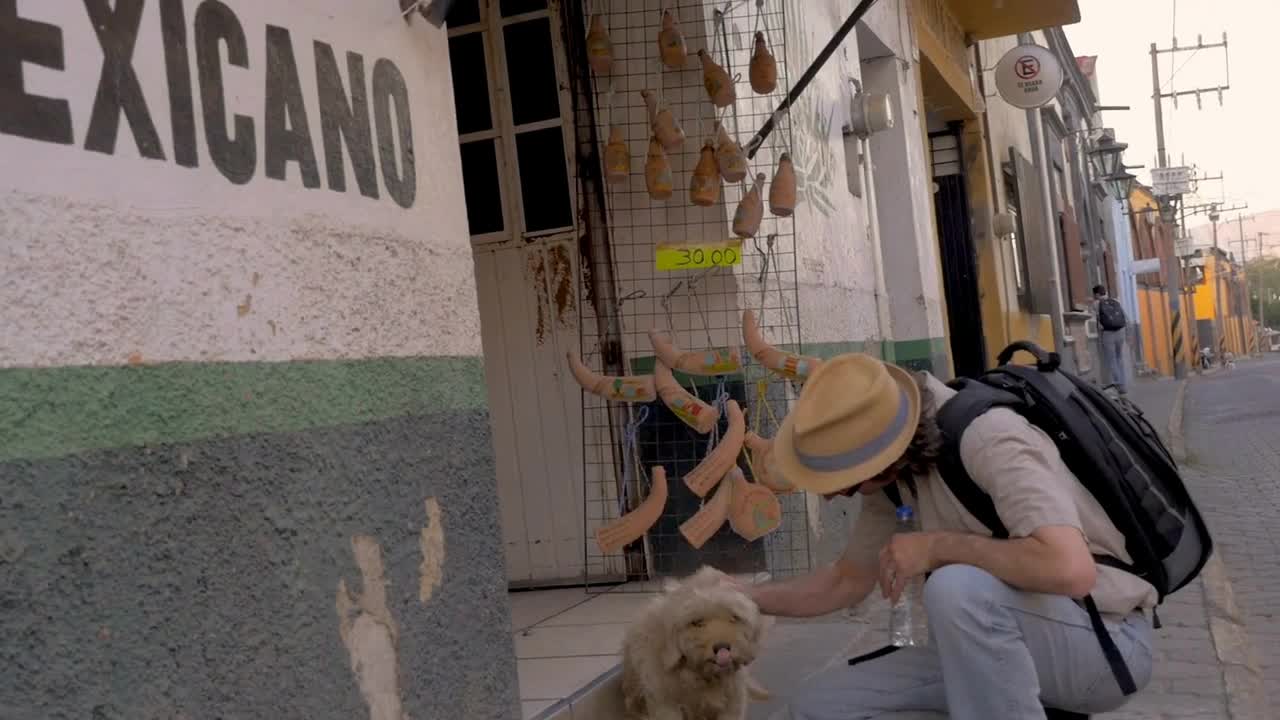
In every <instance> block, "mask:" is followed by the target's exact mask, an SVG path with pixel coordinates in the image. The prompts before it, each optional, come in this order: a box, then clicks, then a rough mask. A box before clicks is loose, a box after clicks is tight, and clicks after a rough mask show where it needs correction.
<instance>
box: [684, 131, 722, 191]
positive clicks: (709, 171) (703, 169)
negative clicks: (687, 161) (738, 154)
mask: <svg viewBox="0 0 1280 720" xmlns="http://www.w3.org/2000/svg"><path fill="white" fill-rule="evenodd" d="M719 197H720V171H719V169H718V168H717V167H716V151H715V148H714V147H713V146H712V145H711V143H710V142H708V143H707V144H706V145H703V146H702V153H701V154H700V156H699V157H698V165H697V166H696V167H695V168H694V169H693V177H692V178H690V179H689V202H691V203H693V204H694V205H698V206H700V207H711V206H712V205H715V204H716V199H717V198H719Z"/></svg>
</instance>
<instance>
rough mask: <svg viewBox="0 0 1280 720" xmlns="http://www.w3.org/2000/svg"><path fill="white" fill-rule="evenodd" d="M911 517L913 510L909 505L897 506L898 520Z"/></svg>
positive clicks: (913, 515)
mask: <svg viewBox="0 0 1280 720" xmlns="http://www.w3.org/2000/svg"><path fill="white" fill-rule="evenodd" d="M913 517H915V511H914V510H912V509H911V506H910V505H902V506H900V507H899V508H898V520H900V521H906V520H910V519H911V518H913Z"/></svg>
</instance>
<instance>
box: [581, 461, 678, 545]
mask: <svg viewBox="0 0 1280 720" xmlns="http://www.w3.org/2000/svg"><path fill="white" fill-rule="evenodd" d="M651 474H652V476H653V479H652V481H651V484H650V485H649V496H648V497H646V498H645V499H644V501H643V502H641V503H640V504H639V505H638V506H637V507H636V509H635V510H632V511H631V512H629V513H627V514H626V515H623V516H622V517H620V518H618V519H617V520H614V521H613V522H611V523H609V524H608V525H605V526H603V527H601V528H599V529H598V530H596V543H598V544H599V545H600V551H601V552H603V553H605V554H610V553H616V552H618V551H619V550H621V549H622V548H624V547H626V546H628V545H630V544H631V543H633V542H635V541H636V540H639V539H640V538H641V537H643V536H644V534H645V533H646V532H648V531H649V528H651V527H653V526H654V524H655V523H657V522H658V518H660V517H662V510H663V508H665V507H666V506H667V471H666V470H665V469H664V468H663V467H662V466H661V465H658V466H655V467H654V468H653V471H652V473H651Z"/></svg>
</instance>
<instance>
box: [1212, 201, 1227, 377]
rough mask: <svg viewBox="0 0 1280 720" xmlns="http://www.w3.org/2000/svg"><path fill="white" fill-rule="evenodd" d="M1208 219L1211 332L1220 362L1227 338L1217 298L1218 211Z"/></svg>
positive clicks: (1219, 286) (1219, 276)
mask: <svg viewBox="0 0 1280 720" xmlns="http://www.w3.org/2000/svg"><path fill="white" fill-rule="evenodd" d="M1209 221H1210V222H1212V223H1213V334H1214V335H1215V336H1216V337H1215V338H1214V339H1215V340H1217V343H1216V344H1217V346H1218V353H1217V354H1218V362H1219V363H1221V362H1222V355H1223V353H1224V352H1226V349H1227V339H1226V338H1225V337H1223V335H1222V330H1223V324H1222V302H1221V298H1219V295H1221V294H1222V258H1221V257H1220V256H1219V255H1218V252H1219V250H1218V213H1216V212H1215V213H1212V214H1211V215H1209Z"/></svg>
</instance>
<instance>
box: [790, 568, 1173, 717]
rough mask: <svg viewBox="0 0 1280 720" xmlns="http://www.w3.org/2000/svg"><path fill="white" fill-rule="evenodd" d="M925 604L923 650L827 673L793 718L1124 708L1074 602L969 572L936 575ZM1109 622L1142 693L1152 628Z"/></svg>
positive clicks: (801, 695)
mask: <svg viewBox="0 0 1280 720" xmlns="http://www.w3.org/2000/svg"><path fill="white" fill-rule="evenodd" d="M924 596H925V605H926V607H927V608H928V620H929V635H930V637H929V645H928V646H927V647H920V648H903V649H901V650H897V651H895V652H891V653H889V654H887V655H883V656H880V657H877V658H874V659H871V660H867V661H865V662H861V663H858V664H856V665H854V666H852V667H850V666H848V665H838V666H836V667H834V668H832V669H830V670H826V671H824V672H823V673H822V674H821V675H819V676H817V677H816V678H815V679H814V680H813V681H812V682H811V684H810V685H809V686H807V687H803V688H798V689H797V692H796V695H795V697H796V699H795V700H794V701H792V703H791V704H790V705H789V706H788V711H789V713H790V715H789V717H790V718H792V719H793V720H870V719H871V718H879V717H882V716H886V717H887V716H888V715H889V714H891V713H895V712H900V711H911V710H915V711H935V712H946V713H949V716H950V718H951V720H995V719H996V718H999V719H1000V720H1025V719H1028V718H1043V717H1044V716H1045V715H1044V709H1043V707H1044V706H1048V707H1051V708H1055V709H1058V710H1065V711H1068V712H1077V713H1086V714H1092V713H1101V712H1108V711H1111V710H1114V709H1116V708H1118V707H1120V706H1121V705H1122V704H1124V702H1125V700H1126V699H1127V698H1126V697H1125V696H1124V694H1123V693H1122V692H1121V691H1120V688H1119V686H1118V685H1117V683H1116V680H1115V676H1114V675H1113V674H1112V672H1111V667H1110V666H1109V665H1108V664H1107V661H1106V658H1105V657H1104V656H1103V654H1102V649H1101V646H1100V644H1099V642H1098V636H1097V635H1095V634H1094V631H1093V627H1092V626H1091V625H1090V624H1089V615H1088V613H1086V612H1085V610H1084V608H1082V607H1081V606H1080V605H1078V604H1077V603H1076V602H1074V601H1073V600H1071V599H1070V598H1067V597H1063V596H1060V595H1041V594H1038V593H1026V592H1021V591H1018V590H1014V589H1013V588H1011V587H1009V586H1008V585H1006V584H1005V583H1004V582H1002V581H1000V580H999V579H997V578H995V577H994V576H992V575H991V574H989V573H987V572H985V571H983V570H980V569H978V568H975V567H972V566H969V565H949V566H947V567H944V568H941V569H939V570H938V571H937V572H935V573H933V574H932V575H931V576H930V578H929V581H928V582H927V583H925V589H924ZM1106 623H1107V627H1108V629H1109V630H1110V631H1111V637H1112V638H1114V640H1115V643H1116V646H1117V647H1118V648H1119V650H1120V653H1121V654H1122V655H1123V656H1124V659H1125V662H1126V663H1127V664H1128V666H1129V671H1130V672H1131V673H1133V679H1134V682H1135V683H1137V685H1138V687H1139V688H1140V689H1141V688H1143V687H1145V686H1146V684H1147V683H1148V682H1150V680H1151V639H1152V633H1151V625H1150V624H1149V623H1148V622H1147V621H1146V619H1145V618H1144V616H1143V614H1142V613H1141V612H1140V611H1135V612H1134V613H1132V614H1130V615H1129V616H1127V617H1125V618H1124V619H1122V620H1119V621H1113V620H1110V619H1108V620H1106ZM944 679H945V682H944Z"/></svg>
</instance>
